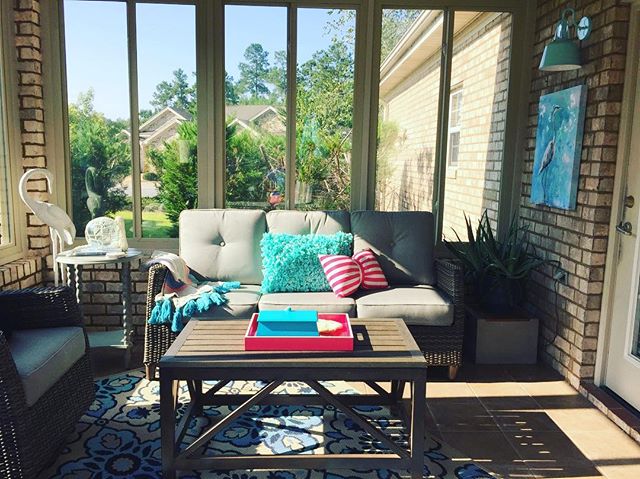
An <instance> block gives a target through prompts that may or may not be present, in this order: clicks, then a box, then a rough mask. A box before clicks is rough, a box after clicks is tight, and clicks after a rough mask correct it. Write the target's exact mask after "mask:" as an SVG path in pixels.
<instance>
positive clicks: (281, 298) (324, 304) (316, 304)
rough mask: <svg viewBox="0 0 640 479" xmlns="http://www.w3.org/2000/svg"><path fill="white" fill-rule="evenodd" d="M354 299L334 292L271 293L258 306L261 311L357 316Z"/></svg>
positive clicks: (264, 295)
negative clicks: (339, 295)
mask: <svg viewBox="0 0 640 479" xmlns="http://www.w3.org/2000/svg"><path fill="white" fill-rule="evenodd" d="M355 305H356V303H355V301H354V300H353V298H338V297H337V296H336V295H335V294H333V292H328V293H324V292H320V293H269V294H263V295H262V297H261V298H260V303H259V305H258V307H259V309H260V310H270V309H285V308H288V307H291V309H294V310H296V309H302V310H309V309H312V310H315V311H318V312H319V313H347V314H348V315H350V316H354V314H355V310H356V308H355Z"/></svg>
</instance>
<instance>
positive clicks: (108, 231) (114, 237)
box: [84, 216, 120, 249]
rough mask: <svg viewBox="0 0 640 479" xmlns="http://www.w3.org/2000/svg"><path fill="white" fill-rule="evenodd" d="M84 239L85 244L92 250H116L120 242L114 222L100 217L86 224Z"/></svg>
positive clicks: (118, 232)
mask: <svg viewBox="0 0 640 479" xmlns="http://www.w3.org/2000/svg"><path fill="white" fill-rule="evenodd" d="M84 238H85V240H87V244H88V245H89V246H92V247H94V248H100V249H108V248H117V247H118V244H119V241H120V228H119V227H118V223H116V221H115V220H113V219H111V218H107V217H106V216H101V217H99V218H95V219H92V220H91V221H89V222H88V223H87V226H86V227H85V229H84Z"/></svg>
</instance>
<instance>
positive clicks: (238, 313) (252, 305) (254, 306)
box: [196, 284, 260, 319]
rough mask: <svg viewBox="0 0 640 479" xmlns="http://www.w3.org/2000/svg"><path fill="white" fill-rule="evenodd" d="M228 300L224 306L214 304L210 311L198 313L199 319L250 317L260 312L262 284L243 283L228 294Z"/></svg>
mask: <svg viewBox="0 0 640 479" xmlns="http://www.w3.org/2000/svg"><path fill="white" fill-rule="evenodd" d="M226 296H227V300H228V301H227V302H226V303H225V304H223V305H222V306H214V307H213V308H212V309H211V310H210V311H207V312H205V313H201V314H198V315H197V316H196V317H197V318H198V319H229V318H242V319H249V318H250V317H251V315H252V314H253V313H257V312H258V301H259V300H260V286H256V285H253V284H243V285H241V286H240V288H239V289H233V290H231V291H229V292H228V293H227V294H226Z"/></svg>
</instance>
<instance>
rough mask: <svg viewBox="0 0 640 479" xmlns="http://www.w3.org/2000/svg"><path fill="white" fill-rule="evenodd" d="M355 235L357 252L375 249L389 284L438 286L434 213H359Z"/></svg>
mask: <svg viewBox="0 0 640 479" xmlns="http://www.w3.org/2000/svg"><path fill="white" fill-rule="evenodd" d="M351 231H352V233H353V237H354V238H353V251H354V252H358V251H360V250H363V249H365V248H371V249H372V250H373V251H374V252H375V253H376V254H377V255H378V260H379V262H380V267H381V268H382V271H384V274H385V276H386V277H387V280H388V281H389V284H435V274H434V266H433V243H434V226H433V215H432V214H431V213H429V212H427V211H399V212H389V211H355V212H353V213H351Z"/></svg>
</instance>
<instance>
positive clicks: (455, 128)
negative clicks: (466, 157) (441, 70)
mask: <svg viewBox="0 0 640 479" xmlns="http://www.w3.org/2000/svg"><path fill="white" fill-rule="evenodd" d="M455 96H459V97H460V99H459V100H458V112H457V113H458V124H457V125H452V124H451V113H452V110H451V108H452V105H453V98H454V97H455ZM463 101H464V96H463V89H462V87H461V86H455V87H453V88H452V89H451V93H450V94H449V132H448V135H447V141H448V142H449V143H450V142H451V137H452V135H453V134H454V133H458V158H456V162H455V164H454V163H452V162H451V144H449V145H448V148H447V169H457V168H458V165H459V163H460V159H459V158H460V135H461V134H462V106H463Z"/></svg>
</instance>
